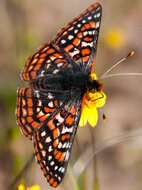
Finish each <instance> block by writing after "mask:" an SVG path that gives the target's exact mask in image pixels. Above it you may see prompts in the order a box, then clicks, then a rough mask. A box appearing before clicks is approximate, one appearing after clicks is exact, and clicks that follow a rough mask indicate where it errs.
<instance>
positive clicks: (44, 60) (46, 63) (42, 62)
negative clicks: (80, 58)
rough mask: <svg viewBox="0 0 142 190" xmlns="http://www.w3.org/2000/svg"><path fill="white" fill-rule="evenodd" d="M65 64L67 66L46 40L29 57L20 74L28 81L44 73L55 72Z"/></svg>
mask: <svg viewBox="0 0 142 190" xmlns="http://www.w3.org/2000/svg"><path fill="white" fill-rule="evenodd" d="M66 66H69V63H68V61H67V60H66V59H65V58H64V57H63V55H61V53H60V52H58V51H57V50H56V49H55V47H53V45H52V44H51V43H50V42H48V43H47V44H45V45H43V46H41V47H40V48H39V49H38V50H37V52H36V53H34V54H33V55H32V56H31V57H29V59H28V60H27V62H26V64H25V67H24V70H23V72H22V74H21V76H22V78H23V79H24V80H25V81H29V80H32V79H36V78H38V77H42V76H45V75H46V74H56V73H58V72H59V71H60V70H61V69H63V68H65V67H66Z"/></svg>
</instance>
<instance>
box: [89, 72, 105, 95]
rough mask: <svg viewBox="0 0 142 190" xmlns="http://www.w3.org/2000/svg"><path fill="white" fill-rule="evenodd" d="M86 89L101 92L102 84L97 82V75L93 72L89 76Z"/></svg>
mask: <svg viewBox="0 0 142 190" xmlns="http://www.w3.org/2000/svg"><path fill="white" fill-rule="evenodd" d="M87 89H88V91H89V92H92V93H95V92H101V91H102V90H103V84H101V83H100V82H99V80H98V79H97V76H96V75H95V74H94V73H92V74H91V75H90V77H89V80H88V84H87Z"/></svg>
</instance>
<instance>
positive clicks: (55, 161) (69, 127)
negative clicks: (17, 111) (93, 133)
mask: <svg viewBox="0 0 142 190" xmlns="http://www.w3.org/2000/svg"><path fill="white" fill-rule="evenodd" d="M80 105H81V103H80V102H78V103H77V104H76V106H75V105H72V106H71V107H70V109H68V107H69V106H68V105H66V106H65V107H64V109H63V110H62V111H61V112H59V113H58V114H57V115H56V116H55V117H54V118H52V119H51V120H50V121H49V122H47V123H45V124H44V125H43V126H42V128H40V129H39V130H37V131H36V132H35V133H34V147H35V153H36V157H37V160H38V163H39V164H40V167H41V169H42V170H43V173H44V175H45V177H46V179H47V181H48V182H49V184H50V185H51V186H53V187H56V186H58V185H59V184H60V183H61V181H62V179H63V177H64V175H65V172H66V168H67V164H68V161H69V158H70V154H71V149H72V144H73V140H74V136H75V133H76V130H77V125H78V122H79V118H80Z"/></svg>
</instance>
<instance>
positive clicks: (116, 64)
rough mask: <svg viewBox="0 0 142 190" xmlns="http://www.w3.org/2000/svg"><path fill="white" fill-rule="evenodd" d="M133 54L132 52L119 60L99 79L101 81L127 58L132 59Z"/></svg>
mask: <svg viewBox="0 0 142 190" xmlns="http://www.w3.org/2000/svg"><path fill="white" fill-rule="evenodd" d="M134 54H135V52H134V51H131V52H130V53H129V54H128V55H127V56H126V57H123V58H122V59H120V60H119V61H118V62H117V63H115V64H114V65H113V66H112V67H110V68H109V69H108V70H107V71H106V72H105V73H104V74H103V75H101V77H100V79H103V78H104V76H106V75H107V74H108V73H109V72H111V71H112V70H113V69H114V68H115V67H117V66H118V65H119V64H120V63H122V62H124V61H126V60H127V59H128V58H130V57H132V56H133V55H134Z"/></svg>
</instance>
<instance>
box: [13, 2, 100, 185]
mask: <svg viewBox="0 0 142 190" xmlns="http://www.w3.org/2000/svg"><path fill="white" fill-rule="evenodd" d="M101 15H102V8H101V5H100V4H99V3H95V4H93V5H92V6H90V7H89V8H88V9H87V10H85V11H84V12H83V13H82V14H81V15H80V16H78V17H76V18H75V19H74V20H73V21H72V22H70V23H69V24H68V25H67V26H66V27H65V28H63V29H61V31H60V32H59V34H58V35H57V36H56V38H55V39H54V40H53V41H51V42H48V43H46V44H45V45H43V46H41V47H40V48H39V49H38V51H37V52H36V53H34V54H33V55H32V56H31V57H30V58H29V59H28V60H27V62H26V65H25V68H24V70H23V72H22V78H23V79H24V80H25V81H27V82H28V83H29V87H28V88H19V89H18V101H17V113H16V114H17V122H18V124H19V126H20V128H21V130H22V133H23V134H24V135H25V136H26V137H28V138H29V139H30V140H32V141H33V143H34V149H35V154H36V158H37V160H38V163H39V165H40V167H41V169H42V170H43V173H44V175H45V177H46V179H47V181H48V182H49V184H50V185H51V186H52V187H57V186H58V185H59V184H60V183H61V181H62V179H63V177H64V175H65V172H66V169H67V165H68V161H69V158H70V154H71V149H72V144H73V141H74V137H75V134H76V131H77V126H78V123H79V119H80V114H81V108H82V105H83V98H84V94H85V93H86V91H91V90H96V91H98V90H99V88H100V84H99V82H98V81H97V80H91V78H90V74H91V73H92V72H93V68H94V63H95V56H96V48H97V40H98V34H99V28H100V22H101Z"/></svg>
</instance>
